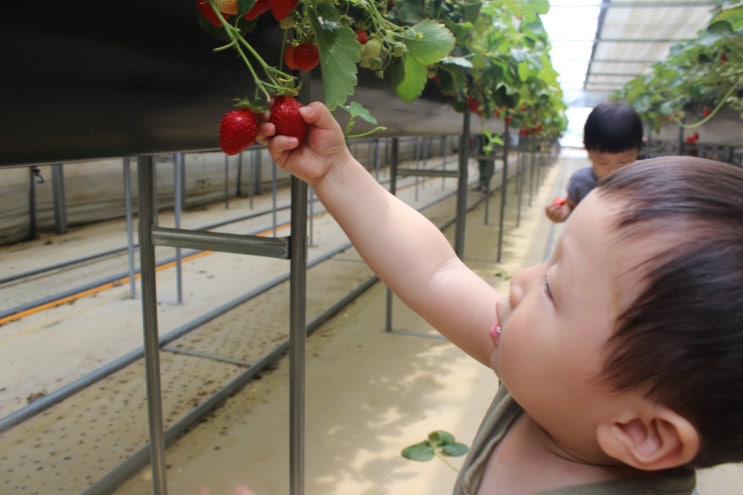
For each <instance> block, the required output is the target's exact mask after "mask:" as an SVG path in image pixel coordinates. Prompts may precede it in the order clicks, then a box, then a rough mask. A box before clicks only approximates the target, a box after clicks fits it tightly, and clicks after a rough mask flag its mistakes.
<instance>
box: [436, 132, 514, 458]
mask: <svg viewBox="0 0 743 495" xmlns="http://www.w3.org/2000/svg"><path fill="white" fill-rule="evenodd" d="M501 144H502V143H501ZM469 450H470V449H469V447H467V446H466V445H465V444H463V443H459V442H454V443H449V444H446V445H444V448H442V449H441V452H442V453H443V454H446V455H448V456H451V457H459V456H462V455H464V454H466V453H467V452H469Z"/></svg>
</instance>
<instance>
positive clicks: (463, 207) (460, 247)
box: [454, 107, 471, 259]
mask: <svg viewBox="0 0 743 495" xmlns="http://www.w3.org/2000/svg"><path fill="white" fill-rule="evenodd" d="M470 115H471V114H470V109H469V108H466V107H465V109H464V117H463V124H462V138H461V144H460V146H459V183H458V184H457V227H456V230H455V232H454V252H455V253H456V254H457V256H458V257H459V258H460V259H464V229H465V225H464V223H465V215H466V212H467V182H468V179H467V171H468V166H467V165H468V163H469V159H470V157H469V148H470V147H469V143H470Z"/></svg>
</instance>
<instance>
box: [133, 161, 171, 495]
mask: <svg viewBox="0 0 743 495" xmlns="http://www.w3.org/2000/svg"><path fill="white" fill-rule="evenodd" d="M137 181H138V184H139V188H138V189H139V256H140V267H141V270H142V281H141V283H142V320H143V324H144V327H143V328H144V349H145V379H146V381H147V413H148V417H149V429H150V460H151V462H152V485H153V493H154V494H155V495H165V494H167V481H166V474H165V433H164V427H163V407H162V396H161V389H160V355H159V351H160V349H159V345H158V329H157V290H156V285H155V245H154V244H153V242H152V227H153V226H154V224H155V198H154V188H153V184H154V162H153V159H152V156H140V157H138V159H137Z"/></svg>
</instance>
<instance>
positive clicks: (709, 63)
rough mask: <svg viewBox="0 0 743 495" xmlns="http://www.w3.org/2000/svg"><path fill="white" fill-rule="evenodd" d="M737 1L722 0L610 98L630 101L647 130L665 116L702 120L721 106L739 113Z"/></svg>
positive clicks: (742, 44)
mask: <svg viewBox="0 0 743 495" xmlns="http://www.w3.org/2000/svg"><path fill="white" fill-rule="evenodd" d="M741 96H743V5H741V4H740V3H737V4H733V3H732V2H730V1H728V0H723V1H721V2H719V4H718V5H717V6H716V7H715V8H714V10H713V16H712V19H711V20H710V22H709V24H708V25H707V27H705V28H704V29H701V30H699V32H698V33H697V37H696V38H695V39H693V40H691V41H687V42H684V43H679V44H677V45H675V46H673V47H672V48H671V50H670V51H669V55H668V57H667V58H666V60H664V61H662V62H658V63H656V64H654V65H653V67H652V71H651V72H650V73H649V74H646V75H642V76H638V77H636V78H635V79H633V80H631V81H629V82H628V83H627V84H626V85H625V86H624V87H623V88H622V89H621V90H620V91H618V92H617V93H616V94H615V95H614V98H615V99H621V100H625V101H627V102H629V103H631V104H632V105H633V106H634V107H635V109H636V110H637V112H638V113H639V114H640V115H641V116H642V118H643V120H644V121H646V122H648V124H649V125H650V127H651V129H653V130H655V131H658V130H660V128H661V126H662V125H663V124H664V123H666V122H669V121H671V120H674V121H676V122H677V123H678V124H679V125H681V126H683V127H687V128H695V127H699V126H700V125H702V124H704V123H705V122H706V121H707V120H709V119H710V118H712V117H713V116H714V115H715V113H717V112H718V111H719V110H720V109H722V108H726V107H727V108H731V109H733V110H736V111H738V112H741V118H743V100H742V99H741Z"/></svg>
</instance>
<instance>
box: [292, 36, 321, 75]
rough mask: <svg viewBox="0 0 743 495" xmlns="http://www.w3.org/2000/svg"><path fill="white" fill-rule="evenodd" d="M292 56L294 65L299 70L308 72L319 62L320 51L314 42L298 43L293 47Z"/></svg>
mask: <svg viewBox="0 0 743 495" xmlns="http://www.w3.org/2000/svg"><path fill="white" fill-rule="evenodd" d="M293 58H294V65H296V66H297V67H298V68H299V70H303V71H305V72H309V71H311V70H312V69H314V68H315V67H317V64H319V63H320V51H319V50H318V49H317V45H315V44H314V43H300V44H299V45H297V47H296V48H295V49H294V55H293ZM287 65H288V64H287Z"/></svg>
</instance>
